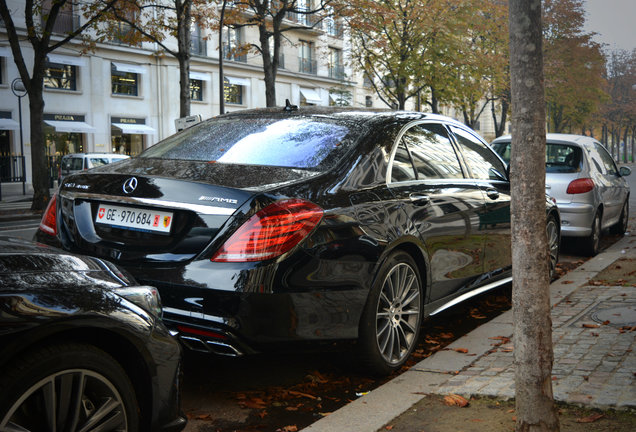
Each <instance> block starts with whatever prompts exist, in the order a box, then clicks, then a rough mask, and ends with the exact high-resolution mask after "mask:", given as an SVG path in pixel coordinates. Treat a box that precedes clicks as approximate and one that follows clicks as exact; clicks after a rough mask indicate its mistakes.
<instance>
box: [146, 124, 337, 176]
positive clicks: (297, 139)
mask: <svg viewBox="0 0 636 432" xmlns="http://www.w3.org/2000/svg"><path fill="white" fill-rule="evenodd" d="M348 133H349V128H348V127H347V126H346V125H344V124H342V123H338V122H335V121H330V120H329V119H314V118H290V119H277V118H234V119H214V120H212V121H208V122H205V123H201V124H199V125H196V126H193V127H190V128H188V129H186V130H184V131H183V132H181V133H179V134H176V135H173V136H171V137H169V138H167V139H165V140H164V141H162V142H160V143H158V144H156V145H154V146H152V147H150V148H149V149H148V150H146V151H145V152H143V153H141V154H140V155H139V157H141V158H161V159H181V160H198V161H206V162H215V163H226V164H241V165H267V166H282V167H290V168H316V167H318V166H320V165H322V164H323V162H326V161H328V160H333V159H334V156H337V155H338V154H342V153H343V152H344V151H346V147H347V142H346V141H344V138H345V137H346V136H347V134H348Z"/></svg>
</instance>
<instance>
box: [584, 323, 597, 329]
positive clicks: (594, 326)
mask: <svg viewBox="0 0 636 432" xmlns="http://www.w3.org/2000/svg"><path fill="white" fill-rule="evenodd" d="M581 327H583V328H599V327H600V325H598V324H583V325H581Z"/></svg>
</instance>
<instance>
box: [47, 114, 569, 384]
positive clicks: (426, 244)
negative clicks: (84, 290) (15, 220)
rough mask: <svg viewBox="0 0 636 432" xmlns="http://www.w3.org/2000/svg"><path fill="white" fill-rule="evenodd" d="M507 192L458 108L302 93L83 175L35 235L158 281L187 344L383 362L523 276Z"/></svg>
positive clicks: (496, 165)
mask: <svg viewBox="0 0 636 432" xmlns="http://www.w3.org/2000/svg"><path fill="white" fill-rule="evenodd" d="M509 206H510V183H509V181H508V178H507V173H506V167H505V165H504V163H503V162H502V160H501V159H500V158H499V157H498V156H497V155H496V154H495V153H494V152H493V151H492V150H491V149H490V148H489V147H488V146H487V145H486V143H485V142H484V141H483V139H481V138H480V137H479V136H478V135H477V134H475V133H474V132H473V131H472V130H470V129H468V128H467V127H466V126H464V125H462V124H461V123H459V122H457V121H454V120H452V119H449V118H446V117H442V116H437V115H430V114H424V113H418V112H395V111H393V112H390V111H369V110H357V109H345V108H339V109H331V108H306V107H301V108H296V107H293V106H289V105H288V106H287V107H286V108H267V109H259V110H247V111H242V112H238V113H232V114H227V115H222V116H218V117H215V118H212V119H210V120H208V121H206V122H202V123H201V124H198V125H195V126H193V127H191V128H189V129H186V130H184V131H182V132H180V133H178V134H176V135H173V136H171V137H169V138H167V139H165V140H163V141H161V142H159V143H157V144H156V145H154V146H152V147H150V148H149V149H147V150H146V151H144V152H143V153H142V154H141V155H139V156H138V157H136V158H133V159H131V160H128V161H124V162H122V163H119V164H117V165H110V166H104V167H100V168H97V169H95V170H92V171H90V172H88V173H81V174H78V175H74V176H69V177H68V178H67V179H66V180H65V182H64V183H63V184H62V185H61V187H60V189H59V192H58V194H57V195H56V196H55V197H53V199H52V200H51V203H50V205H49V208H48V210H47V211H46V213H45V215H44V217H43V219H42V223H41V225H40V230H39V231H38V233H37V234H36V238H37V239H39V240H40V241H42V242H46V243H49V244H55V245H60V246H61V247H63V248H65V249H67V250H71V251H78V252H82V253H87V254H90V255H94V256H98V257H104V258H108V259H112V260H114V261H115V262H117V263H118V264H120V265H122V266H124V267H125V268H126V269H128V270H129V271H130V272H131V273H132V274H133V275H134V276H135V277H136V278H137V279H138V280H139V281H141V282H143V283H144V284H149V285H153V286H156V287H157V288H158V289H159V291H160V293H161V298H162V300H163V302H164V306H165V308H164V321H165V322H166V324H167V325H168V326H169V327H170V328H171V329H173V330H175V331H177V332H178V334H179V337H180V340H181V341H182V342H183V343H184V344H185V345H186V346H188V347H190V348H193V349H198V350H207V351H212V352H215V353H218V354H224V355H234V356H236V355H241V354H243V353H250V352H254V351H257V350H260V349H262V348H263V347H264V346H266V345H267V344H271V343H274V342H289V341H297V340H334V339H358V341H359V346H360V348H361V351H362V353H363V355H362V356H361V358H362V360H363V361H364V363H366V365H367V366H369V367H370V368H371V369H372V370H374V371H376V372H385V373H386V372H390V371H392V370H395V369H396V368H398V367H399V366H401V365H402V364H403V363H404V362H405V361H406V359H407V357H408V356H409V354H410V353H411V352H412V350H413V347H414V345H415V343H416V340H417V338H418V335H419V332H420V325H421V322H422V319H423V318H425V317H426V316H429V315H434V314H436V313H438V312H440V311H442V310H444V309H446V308H447V307H450V306H452V305H454V304H456V303H459V302H461V301H463V300H465V299H467V298H470V297H472V296H474V295H477V294H479V293H482V292H484V291H487V290H489V289H492V288H495V287H498V286H501V285H502V284H506V283H509V282H510V280H511V257H510V210H509ZM547 206H548V207H547V209H548V210H547V211H548V228H547V229H548V231H550V230H551V249H550V254H549V255H550V257H551V263H552V266H555V265H556V259H557V256H558V237H559V236H558V234H559V233H558V227H559V220H558V212H557V210H556V208H555V207H553V206H552V205H551V204H550V203H548V204H547ZM550 227H551V228H550ZM547 261H548V253H546V271H547V268H548V264H547Z"/></svg>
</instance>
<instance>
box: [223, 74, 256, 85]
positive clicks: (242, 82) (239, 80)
mask: <svg viewBox="0 0 636 432" xmlns="http://www.w3.org/2000/svg"><path fill="white" fill-rule="evenodd" d="M225 79H226V80H227V81H228V82H229V83H230V84H234V85H239V86H245V87H249V86H250V80H249V78H238V77H231V76H227V75H226V76H225Z"/></svg>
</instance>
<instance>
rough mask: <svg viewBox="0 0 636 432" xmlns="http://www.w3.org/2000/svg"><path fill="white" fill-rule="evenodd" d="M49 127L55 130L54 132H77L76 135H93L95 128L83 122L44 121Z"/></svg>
mask: <svg viewBox="0 0 636 432" xmlns="http://www.w3.org/2000/svg"><path fill="white" fill-rule="evenodd" d="M44 123H46V124H47V125H49V126H53V127H54V128H55V132H78V133H93V132H95V128H94V127H93V126H91V125H89V124H88V123H85V122H76V121H61V120H44Z"/></svg>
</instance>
